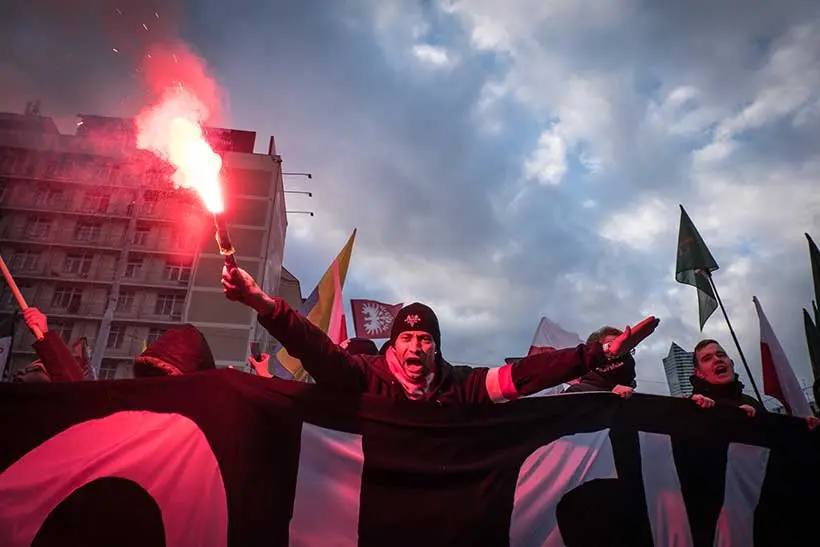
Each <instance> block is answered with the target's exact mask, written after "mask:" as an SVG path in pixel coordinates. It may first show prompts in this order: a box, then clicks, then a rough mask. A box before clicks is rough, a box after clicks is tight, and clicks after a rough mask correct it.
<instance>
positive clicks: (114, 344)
mask: <svg viewBox="0 0 820 547" xmlns="http://www.w3.org/2000/svg"><path fill="white" fill-rule="evenodd" d="M124 341H125V327H124V326H122V325H111V330H109V331H108V341H107V342H106V343H105V347H107V348H121V347H122V343H123V342H124Z"/></svg>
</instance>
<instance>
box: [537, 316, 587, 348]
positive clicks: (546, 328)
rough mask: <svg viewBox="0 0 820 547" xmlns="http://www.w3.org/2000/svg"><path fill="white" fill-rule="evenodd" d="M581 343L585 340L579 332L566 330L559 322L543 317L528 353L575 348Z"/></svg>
mask: <svg viewBox="0 0 820 547" xmlns="http://www.w3.org/2000/svg"><path fill="white" fill-rule="evenodd" d="M579 344H583V341H581V338H580V337H579V336H578V334H577V333H574V332H569V331H566V330H564V329H562V328H561V325H559V324H558V323H554V322H552V321H550V320H549V319H547V318H546V317H542V318H541V322H539V323H538V328H537V329H536V330H535V336H533V338H532V344H531V345H530V350H529V352H527V355H528V356H529V355H535V354H537V353H544V352H548V351H555V350H557V349H563V348H574V347H575V346H577V345H579Z"/></svg>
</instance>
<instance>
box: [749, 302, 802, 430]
mask: <svg viewBox="0 0 820 547" xmlns="http://www.w3.org/2000/svg"><path fill="white" fill-rule="evenodd" d="M752 301H753V302H754V304H755V308H757V316H758V318H759V320H760V365H761V368H762V369H763V393H765V394H766V395H769V396H770V397H774V398H775V399H777V400H778V401H780V402H781V403H783V406H784V407H786V413H787V414H789V415H790V416H801V417H805V416H813V413H812V411H811V408H810V407H809V402H808V400H806V395H805V394H804V393H803V390H802V389H800V384H799V383H798V382H797V377H796V376H795V375H794V370H792V367H791V365H789V360H788V359H787V358H786V353H785V352H784V351H783V348H782V347H781V345H780V342H779V341H778V340H777V336H775V334H774V330H772V326H771V325H770V324H769V320H768V319H767V318H766V314H765V313H764V312H763V308H762V307H761V305H760V302H758V300H757V297H756V296H755V297H753V298H752Z"/></svg>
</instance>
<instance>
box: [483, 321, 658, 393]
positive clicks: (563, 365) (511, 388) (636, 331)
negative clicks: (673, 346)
mask: <svg viewBox="0 0 820 547" xmlns="http://www.w3.org/2000/svg"><path fill="white" fill-rule="evenodd" d="M658 323H660V320H659V319H656V318H655V317H647V318H646V319H644V320H643V321H641V322H640V323H638V324H637V325H635V326H634V327H627V328H626V329H625V330H624V332H623V334H621V335H620V336H618V337H617V338H616V339H615V340H613V341H612V342H610V343H609V344H604V345H601V344H600V343H598V342H594V343H592V344H590V345H585V344H581V345H579V346H578V347H575V348H567V349H559V350H555V351H550V352H545V353H539V354H535V355H530V356H528V357H525V358H523V359H521V360H520V361H518V362H516V363H512V364H508V365H504V366H502V367H498V368H491V369H489V370H488V371H487V375H486V379H485V388H486V390H487V395H488V396H489V398H490V400H491V401H493V402H494V403H503V402H506V401H510V400H513V399H517V398H519V397H524V396H526V395H532V394H534V393H538V392H539V391H541V390H543V389H546V388H549V387H553V386H557V385H559V384H561V383H564V382H568V381H570V380H573V379H575V378H578V377H580V376H583V375H584V374H586V373H587V372H589V371H591V370H596V369H600V368H604V367H606V366H608V365H610V364H612V363H616V362H618V359H620V358H622V357H624V356H626V355H628V354H629V352H630V351H632V349H634V348H635V346H637V345H638V344H639V343H641V341H643V340H644V339H645V338H646V337H647V336H649V335H650V334H652V333H653V332H654V331H655V328H656V327H657V326H658Z"/></svg>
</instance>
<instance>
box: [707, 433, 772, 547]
mask: <svg viewBox="0 0 820 547" xmlns="http://www.w3.org/2000/svg"><path fill="white" fill-rule="evenodd" d="M768 464H769V449H768V448H764V447H762V446H753V445H748V444H740V443H732V444H730V445H729V454H728V458H727V462H726V493H725V494H724V496H723V507H722V508H721V510H720V516H719V517H718V521H717V530H716V531H715V545H716V546H717V547H722V546H726V547H729V546H731V545H753V544H754V521H755V519H754V516H755V510H756V509H757V504H758V503H759V502H760V492H761V490H762V489H763V480H764V479H765V478H766V466H767V465H768Z"/></svg>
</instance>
